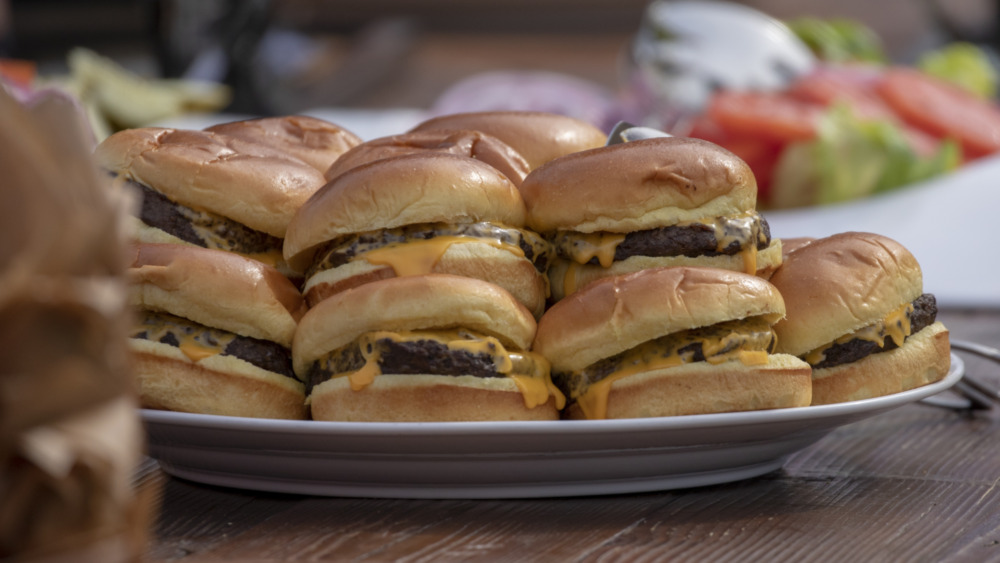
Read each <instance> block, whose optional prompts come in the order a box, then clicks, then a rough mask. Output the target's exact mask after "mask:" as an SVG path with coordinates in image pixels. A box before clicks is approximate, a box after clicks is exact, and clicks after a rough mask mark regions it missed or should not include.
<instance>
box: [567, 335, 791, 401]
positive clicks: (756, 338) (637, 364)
mask: <svg viewBox="0 0 1000 563" xmlns="http://www.w3.org/2000/svg"><path fill="white" fill-rule="evenodd" d="M741 324H743V325H744V326H743V327H742V328H744V329H745V331H740V332H737V331H735V330H733V328H734V327H735V326H737V325H736V324H735V323H724V324H720V325H715V326H711V327H703V328H700V329H694V330H692V331H685V332H683V333H678V334H675V335H667V336H665V337H663V338H659V339H657V340H652V341H649V342H645V343H643V344H640V345H639V346H636V347H635V348H632V349H631V350H628V351H626V352H624V353H623V354H622V355H621V356H620V357H619V358H618V362H617V364H618V365H617V367H616V369H615V370H614V371H612V372H611V373H610V374H608V375H607V376H606V377H604V378H602V379H600V380H598V381H595V382H593V383H590V384H586V383H583V384H581V385H579V386H578V387H577V388H576V389H573V390H571V391H570V393H569V394H570V397H571V398H573V399H575V400H576V401H577V404H578V405H579V406H580V409H581V410H582V411H583V414H584V416H585V417H586V418H588V419H603V418H607V413H608V395H609V394H610V393H611V388H612V386H613V385H614V383H615V382H616V381H618V380H621V379H624V378H627V377H629V376H630V375H635V374H639V373H645V372H649V371H654V370H659V369H665V368H671V367H676V366H680V365H682V364H685V363H690V362H694V361H696V360H695V358H694V353H693V352H691V351H682V350H683V349H684V348H686V347H687V346H689V345H690V344H692V343H700V344H701V350H702V355H703V356H704V357H705V361H706V362H708V363H711V364H721V363H723V362H729V361H738V362H740V363H742V364H743V365H748V366H749V365H763V364H766V363H767V361H768V351H767V348H769V347H770V346H771V344H772V343H773V332H772V331H771V327H770V325H768V324H767V322H766V321H764V320H762V319H748V320H747V321H743V322H742V323H741ZM569 378H570V379H571V380H574V381H578V382H580V381H582V380H583V376H582V374H571V375H569Z"/></svg>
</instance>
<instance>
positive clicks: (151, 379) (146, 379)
mask: <svg viewBox="0 0 1000 563" xmlns="http://www.w3.org/2000/svg"><path fill="white" fill-rule="evenodd" d="M129 344H130V346H131V347H132V351H133V362H132V363H133V371H134V372H135V377H136V382H137V384H138V393H139V399H140V402H141V405H142V406H143V407H145V408H150V409H160V410H171V411H178V412H190V413H198V414H217V415H226V416H244V417H254V418H286V419H304V418H306V415H307V409H306V405H305V386H304V385H303V384H302V383H301V382H300V381H296V380H295V379H292V378H290V377H285V376H283V375H280V374H276V373H271V372H268V371H265V370H262V369H260V368H258V367H256V366H254V365H252V364H250V363H247V362H244V361H243V360H240V359H239V358H235V357H232V356H223V355H214V356H209V357H208V358H204V359H202V360H199V361H197V362H194V361H191V360H190V359H189V358H188V357H187V356H185V355H184V353H183V352H181V351H180V350H179V349H178V348H176V347H174V346H170V345H169V344H161V343H159V342H152V341H149V340H137V339H131V340H130V341H129Z"/></svg>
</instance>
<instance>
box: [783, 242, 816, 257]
mask: <svg viewBox="0 0 1000 563" xmlns="http://www.w3.org/2000/svg"><path fill="white" fill-rule="evenodd" d="M814 240H816V239H815V238H814V237H792V238H787V237H783V238H782V239H781V255H782V256H783V257H784V256H788V253H789V252H795V251H796V250H798V249H800V248H802V247H803V246H806V245H807V244H809V243H811V242H812V241H814Z"/></svg>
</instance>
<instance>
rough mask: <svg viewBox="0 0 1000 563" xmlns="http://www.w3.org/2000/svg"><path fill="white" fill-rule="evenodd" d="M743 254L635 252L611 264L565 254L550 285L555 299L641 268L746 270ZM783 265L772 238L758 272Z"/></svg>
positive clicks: (778, 245)
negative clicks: (583, 260)
mask: <svg viewBox="0 0 1000 563" xmlns="http://www.w3.org/2000/svg"><path fill="white" fill-rule="evenodd" d="M744 258H745V257H744V255H743V254H733V255H728V254H720V255H718V256H693V257H692V256H660V257H656V256H632V257H631V258H626V259H625V260H620V261H616V262H614V263H612V264H611V266H610V267H607V268H605V267H603V266H599V265H596V264H582V265H581V264H576V263H571V262H570V261H569V260H566V259H563V258H556V259H554V260H553V261H552V266H551V267H550V268H549V272H548V274H549V285H550V287H551V293H552V299H553V300H554V301H559V300H560V299H563V298H564V297H566V296H567V295H570V294H572V293H575V292H576V291H578V290H579V289H581V288H583V286H585V285H587V284H588V283H590V282H592V281H595V280H599V279H602V278H607V277H611V276H617V275H620V274H630V273H632V272H638V271H640V270H648V269H652V268H662V267H668V266H670V267H676V266H706V267H711V268H721V269H723V270H732V271H734V272H745V271H746V267H747V264H746V262H745V261H744ZM780 265H781V240H780V239H772V240H771V244H770V245H769V246H768V247H767V248H765V249H763V250H760V251H758V252H757V263H756V271H755V272H754V273H755V275H757V276H758V277H762V278H764V279H769V278H770V277H771V274H773V273H774V272H775V270H777V269H778V267H779V266H780Z"/></svg>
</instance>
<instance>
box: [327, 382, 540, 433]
mask: <svg viewBox="0 0 1000 563" xmlns="http://www.w3.org/2000/svg"><path fill="white" fill-rule="evenodd" d="M553 403H554V401H553V399H551V398H550V399H549V402H548V403H547V404H545V405H539V406H537V407H535V408H531V409H529V408H527V407H526V406H525V405H524V397H523V396H522V395H521V392H520V391H519V390H518V389H517V386H516V385H515V384H514V382H513V380H511V379H508V378H506V377H490V378H484V377H473V376H459V377H453V376H442V375H380V376H378V377H376V378H375V381H374V382H372V384H371V385H369V386H368V387H365V388H364V389H363V390H361V391H353V390H351V387H350V384H349V382H348V381H347V378H346V377H339V378H334V379H331V380H328V381H325V382H323V383H321V384H319V385H317V386H316V387H314V388H313V390H312V394H311V395H310V405H311V408H312V418H313V419H315V420H337V421H362V422H462V421H482V420H494V421H495V420H556V419H558V418H559V410H558V409H556V407H555V405H554V404H553Z"/></svg>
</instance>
